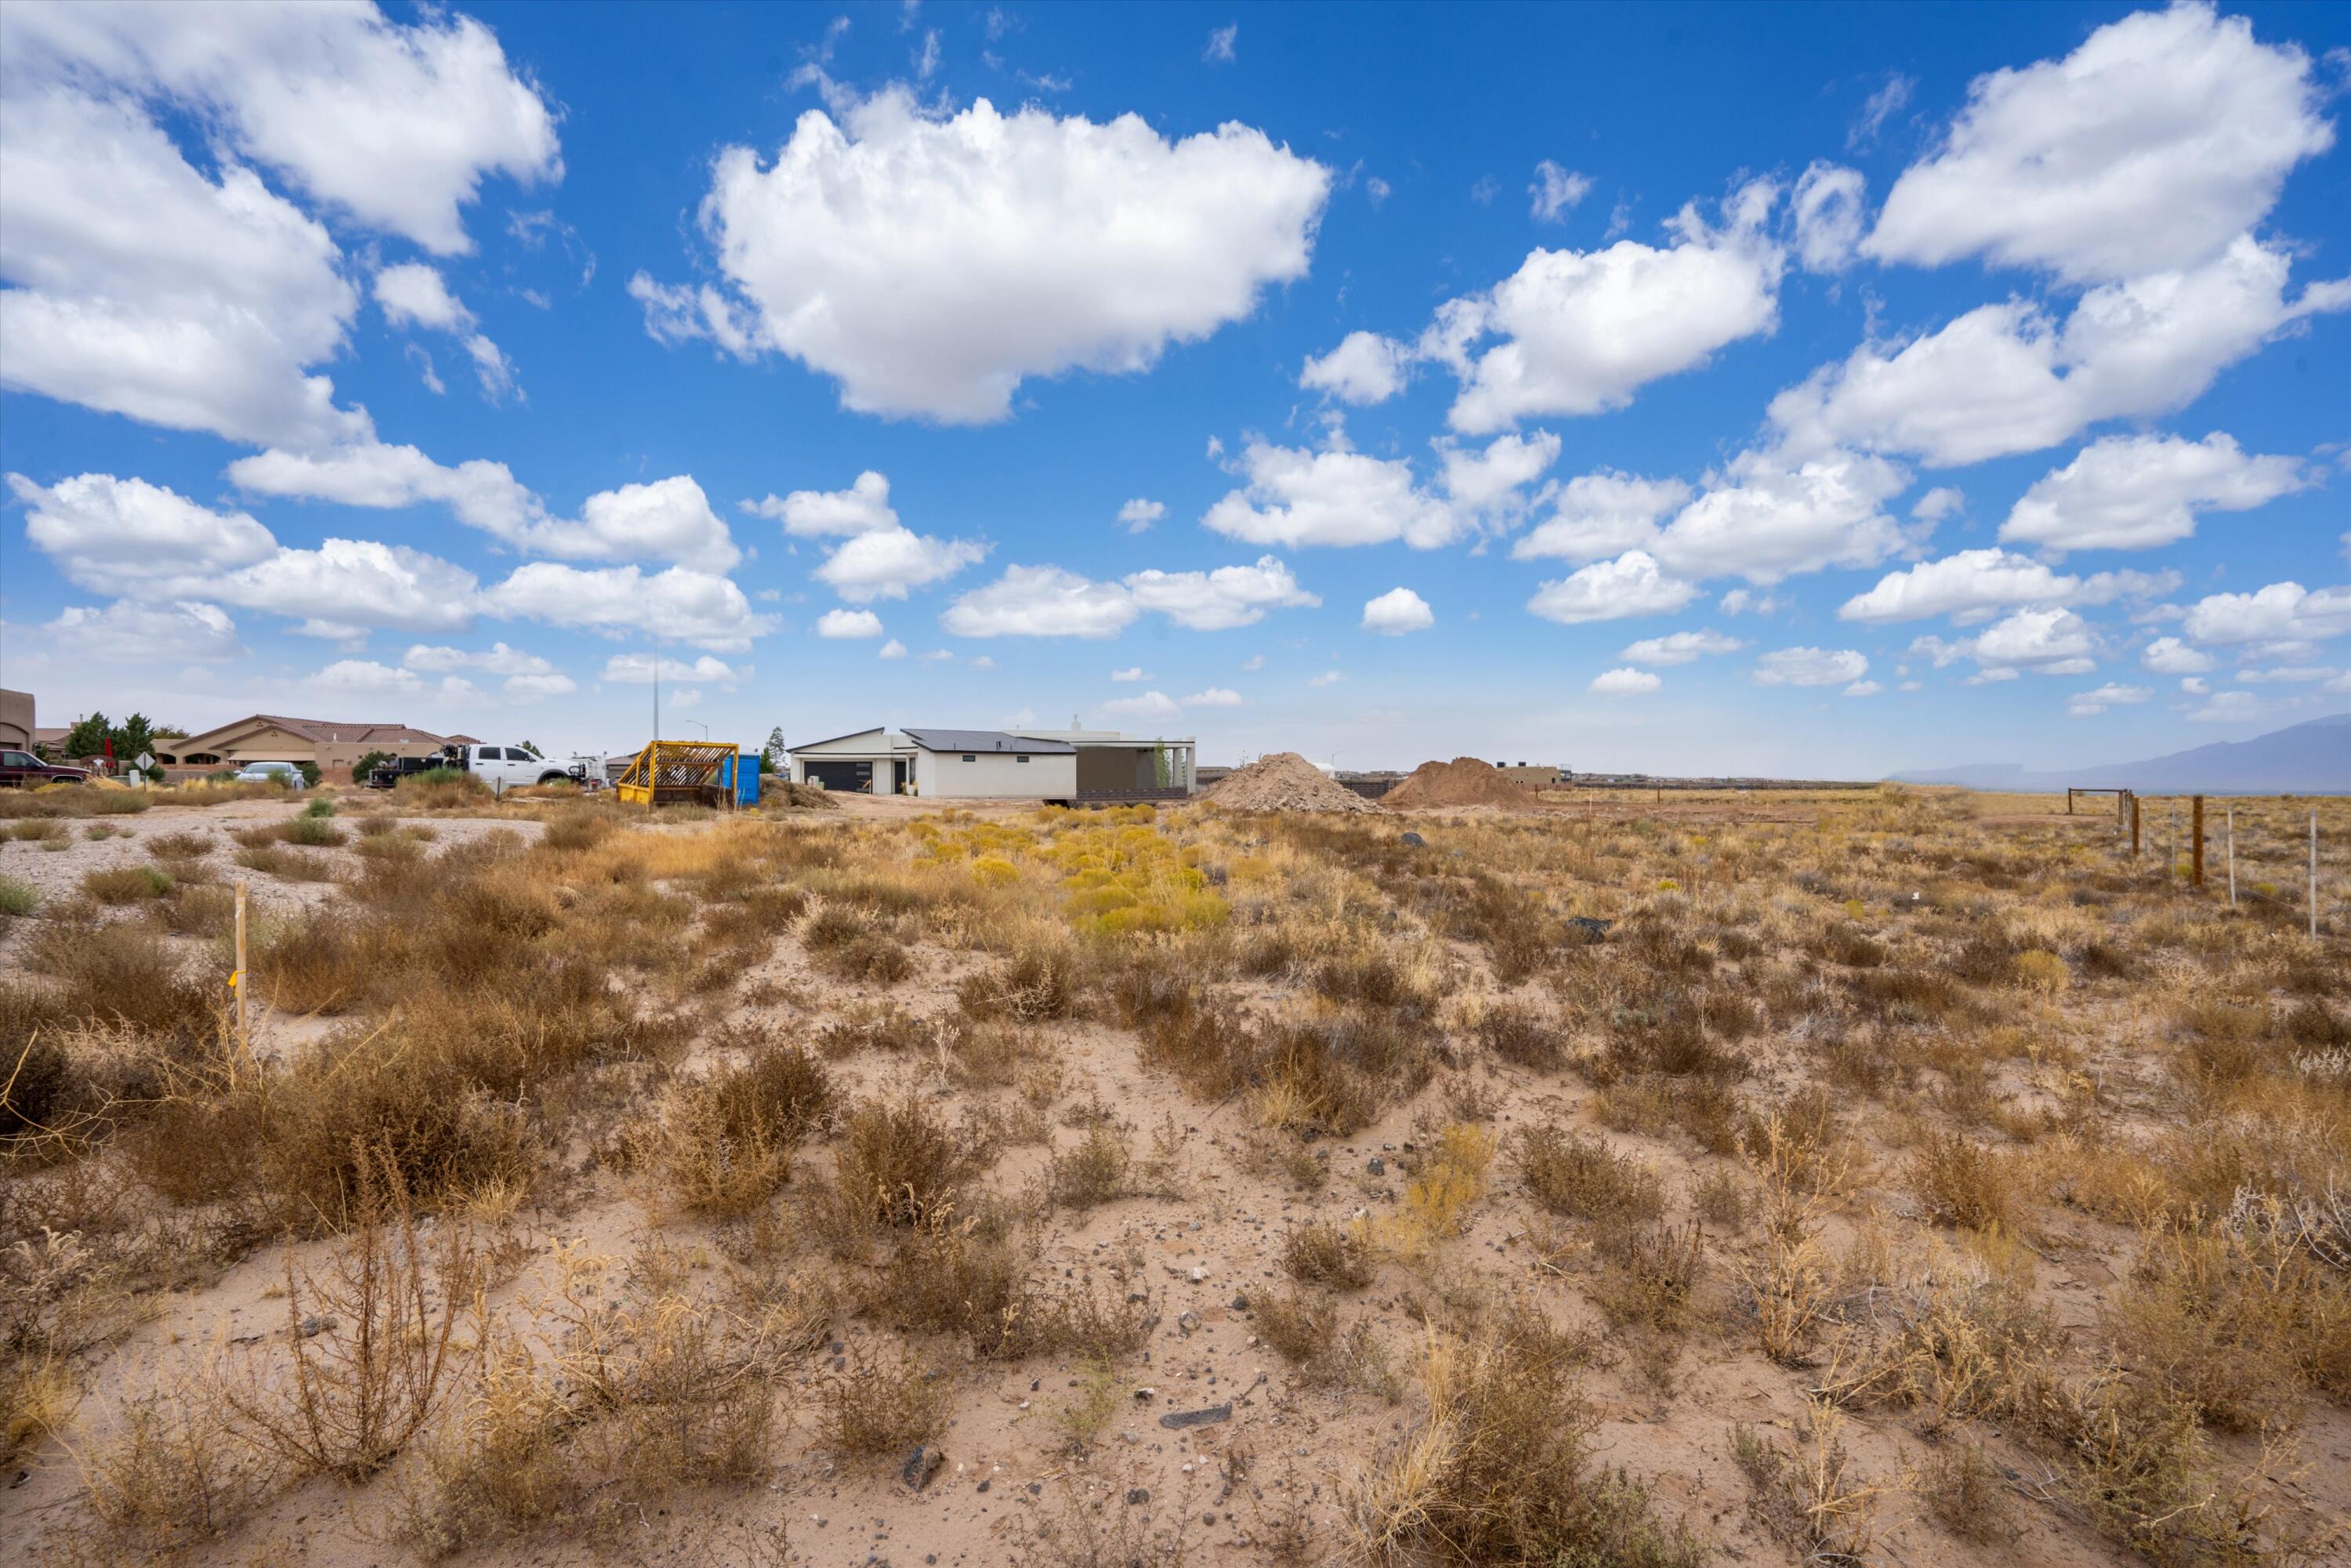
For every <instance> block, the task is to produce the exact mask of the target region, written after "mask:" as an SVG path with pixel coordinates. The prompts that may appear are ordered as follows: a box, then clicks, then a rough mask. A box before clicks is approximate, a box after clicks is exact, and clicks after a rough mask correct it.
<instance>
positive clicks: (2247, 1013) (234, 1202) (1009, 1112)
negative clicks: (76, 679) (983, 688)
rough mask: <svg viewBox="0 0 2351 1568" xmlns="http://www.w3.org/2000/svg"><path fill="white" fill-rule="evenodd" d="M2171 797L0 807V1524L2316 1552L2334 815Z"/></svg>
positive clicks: (1820, 1559)
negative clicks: (2133, 828) (241, 924)
mask: <svg viewBox="0 0 2351 1568" xmlns="http://www.w3.org/2000/svg"><path fill="white" fill-rule="evenodd" d="M794 799H795V800H805V799H806V798H805V797H799V796H796V797H794ZM1497 800H1499V801H1501V802H1502V803H1496V801H1497ZM1513 801H1515V802H1517V803H1516V804H1512V803H1510V802H1513ZM141 808H143V809H141ZM2173 811H2174V807H2173V804H2172V803H2171V802H2168V801H2156V800H2148V801H2146V802H2143V803H2142V819H2143V820H2142V843H2141V850H2140V852H2139V853H2138V854H2137V856H2134V855H2133V854H2132V853H2131V848H2130V844H2129V841H2128V839H2127V837H2126V835H2124V834H2122V833H2121V832H2119V831H2117V824H2116V819H2115V817H2114V815H2113V813H2112V810H2111V807H2110V806H2109V807H2107V808H2106V809H2105V810H2100V809H2098V808H2093V807H2085V808H2083V809H2081V810H2080V811H2079V812H2078V814H2075V815H2072V816H2068V815H2067V814H2066V813H2065V811H2064V801H2063V800H2062V799H2058V800H2052V799H2047V798H2038V799H2036V798H2029V797H2013V796H1978V795H1970V794H1967V793H1963V792H1959V791H1954V790H1922V789H1896V788H1892V787H1887V788H1883V789H1873V790H1861V791H1834V792H1830V791H1824V792H1822V793H1819V794H1803V793H1788V792H1754V793H1734V792H1724V793H1722V794H1720V795H1719V796H1701V795H1698V794H1695V793H1693V794H1689V795H1680V796H1667V797H1666V798H1665V799H1663V800H1657V799H1653V798H1651V797H1649V796H1647V795H1646V794H1643V793H1641V792H1617V793H1609V792H1602V791H1580V792H1568V793H1564V794H1557V795H1548V796H1543V797H1533V796H1525V797H1517V796H1513V797H1509V798H1507V799H1505V798H1501V797H1496V798H1494V800H1485V801H1483V802H1481V803H1472V804H1468V805H1462V806H1458V807H1444V806H1438V807H1429V808H1423V809H1402V810H1384V809H1375V810H1351V811H1346V812H1326V811H1320V810H1278V811H1262V810H1245V809H1239V808H1238V807H1237V806H1235V805H1234V804H1232V803H1230V802H1229V801H1228V800H1216V799H1212V800H1206V801H1203V802H1200V803H1197V804H1190V805H1186V806H1183V807H1180V808H1175V809H1160V810H1153V809H1151V808H1147V807H1139V808H1127V809H1121V810H1106V811H1092V812H1086V811H1077V812H1071V811H1063V810H1050V809H1045V808H1041V807H1038V806H1036V805H1034V804H1021V803H1002V802H998V803H993V804H990V805H989V806H987V807H985V808H980V809H972V808H960V807H956V806H955V805H953V804H951V803H944V802H922V801H908V800H888V801H872V800H850V801H847V802H845V803H844V802H840V801H833V802H827V803H823V804H795V803H790V802H789V801H786V802H777V803H772V804H771V805H769V806H768V807H766V808H763V809H762V810H758V811H756V812H749V813H741V814H737V813H718V812H713V811H708V810H700V809H669V810H663V811H660V812H658V813H648V812H646V811H644V810H643V809H641V808H640V809H636V810H626V809H622V808H621V807H618V806H617V805H615V804H613V803H612V802H611V801H609V800H593V799H590V800H581V799H577V798H572V797H569V796H567V795H565V794H563V793H560V792H556V791H526V792H524V794H523V798H510V799H508V800H505V801H502V802H493V801H490V800H487V799H486V798H483V797H481V796H479V795H477V794H473V793H469V792H468V791H467V789H465V787H464V786H463V785H462V783H452V782H448V781H442V782H438V783H426V784H423V785H421V786H417V787H414V788H412V787H411V786H410V785H408V784H403V786H402V789H401V790H400V791H398V792H395V793H393V794H391V795H389V796H378V795H371V794H370V793H369V792H367V791H362V790H342V791H333V790H329V791H322V792H320V793H319V794H318V795H317V796H316V797H314V798H311V799H305V798H302V797H295V798H292V799H287V798H286V797H283V796H279V795H277V794H275V793H271V792H264V793H259V794H255V795H251V796H244V795H241V794H240V793H239V792H235V791H226V792H215V793H211V794H207V793H204V792H201V791H189V792H181V791H157V792H153V793H152V794H150V795H145V796H141V797H140V798H139V799H138V801H137V805H136V806H133V805H131V804H126V803H124V802H123V800H121V799H120V798H119V797H114V796H108V797H107V798H104V799H101V798H100V797H99V792H98V791H95V790H84V791H78V792H76V791H68V790H58V789H52V790H44V791H40V792H37V793H33V794H25V795H16V796H12V797H11V798H9V799H6V800H0V834H5V840H4V841H0V908H5V911H6V913H5V914H0V1047H5V1050H4V1051H0V1056H4V1057H5V1061H0V1078H4V1079H5V1083H6V1086H7V1087H6V1093H5V1104H0V1161H4V1162H5V1163H0V1453H5V1464H4V1465H0V1560H6V1561H11V1562H31V1563H122V1562H142V1561H155V1562H175V1563H176V1562H185V1563H204V1564H215V1563H217V1564H246V1563H253V1564H261V1563H270V1564H277V1563H328V1564H338V1565H357V1564H362V1563H368V1564H374V1563H385V1564H391V1563H436V1562H444V1561H447V1562H461V1563H485V1564H521V1563H533V1564H538V1563H604V1562H670V1561H676V1562H681V1563H758V1564H780V1563H809V1564H840V1565H842V1568H857V1565H861V1564H883V1563H886V1564H894V1565H897V1568H907V1565H911V1564H915V1563H922V1564H936V1563H952V1564H983V1563H1027V1564H1037V1565H1050V1564H1103V1565H1108V1564H1174V1563H1431V1564H1439V1563H1459V1564H1473V1563H1542V1564H1546V1565H1567V1564H1575V1565H1601V1564H1616V1563H1624V1564H1639V1565H1653V1568H1681V1565H1696V1564H1700V1563H1731V1562H1737V1563H1840V1564H1842V1563H1890V1564H1896V1565H1899V1568H1924V1565H1926V1564H1930V1563H1933V1564H1954V1565H1975V1564H1984V1565H1990V1564H1994V1563H2019V1562H2022V1563H2064V1564H2083V1565H2091V1564H2100V1565H2103V1564H2122V1563H2134V1562H2149V1563H2158V1564H2174V1563H2178V1564H2204V1563H2253V1562H2267V1561H2277V1562H2281V1563H2322V1562H2328V1561H2333V1562H2341V1561H2344V1560H2345V1557H2344V1553H2346V1551H2351V1542H2346V1533H2345V1521H2346V1512H2351V1408H2346V1406H2351V961H2346V960H2351V912H2346V907H2345V901H2346V893H2345V888H2346V867H2351V801H2346V800H2321V801H2312V800H2236V801H2233V802H2226V803H2223V802H2219V801H2215V802H2214V803H2213V804H2212V808H2211V811H2210V815H2209V816H2208V821H2207V838H2208V849H2207V876H2206V880H2205V883H2204V885H2203V886H2202V887H2200V888H2198V887H2194V886H2191V885H2190V884H2189V881H2188V879H2187V876H2186V871H2187V866H2188V859H2189V857H2188V853H2187V851H2186V848H2185V846H2184V840H2183V839H2182V838H2181V837H2180V834H2182V833H2184V831H2185V826H2186V821H2187V812H2186V809H2185V807H2184V806H2182V807H2180V808H2179V809H2178V811H2177V816H2178V822H2179V827H2178V829H2177V831H2172V832H2171V833H2169V834H2168V835H2167V831H2166V828H2167V825H2168V822H2169V821H2170V820H2171V817H2172V814H2173ZM91 812H98V813H99V814H90V813H91ZM2313 812H2315V813H2317V818H2318V829H2317V848H2318V854H2319V859H2320V863H2321V870H2322V884H2321V888H2320V895H2319V905H2320V908H2319V914H2320V930H2319V934H2318V936H2316V938H2315V939H2313V938H2312V937H2311V936H2309V935H2308V932H2307V918H2308V909H2307V904H2306V902H2305V900H2306V898H2307V894H2306V892H2305V883H2304V878H2305V876H2306V871H2305V867H2304V862H2305V859H2306V854H2307V850H2306V837H2307V835H2308V833H2309V822H2310V818H2311V814H2312V813H2313ZM2224 833H2229V834H2232V835H2233V841H2234V852H2235V857H2236V876H2237V880H2238V888H2237V895H2236V898H2235V901H2234V904H2233V905H2232V904H2231V899H2230V894H2229V892H2228V889H2227V886H2226V885H2225V875H2226V869H2225V863H2224V862H2225V851H2224V841H2223V834H2224ZM237 883H244V884H245V885H246V888H247V892H248V912H247V944H248V955H249V957H248V969H247V975H246V981H245V999H246V1009H247V1014H246V1020H245V1022H244V1024H243V1026H242V1027H240V1024H239V1021H238V1018H237V1010H236V1009H235V1007H234V1006H233V1005H231V1001H230V998H231V996H232V992H231V989H230V987H229V978H230V973H231V970H232V968H233V967H234V962H235V960H234V937H233V928H234V923H235V900H236V894H235V886H236V884H237Z"/></svg>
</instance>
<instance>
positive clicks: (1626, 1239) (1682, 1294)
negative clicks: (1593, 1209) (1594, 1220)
mask: <svg viewBox="0 0 2351 1568" xmlns="http://www.w3.org/2000/svg"><path fill="white" fill-rule="evenodd" d="M1605 1240H1606V1245H1604V1247H1602V1249H1600V1251H1601V1258H1602V1260H1603V1262H1602V1268H1601V1272H1600V1274H1599V1277H1598V1278H1597V1280H1596V1281H1594V1282H1593V1291H1592V1295H1593V1304H1594V1305H1596V1306H1598V1307H1599V1309H1600V1312H1601V1315H1602V1316H1603V1317H1604V1318H1605V1319H1607V1320H1608V1326H1609V1327H1610V1328H1614V1329H1638V1330H1640V1331H1642V1332H1644V1333H1648V1334H1652V1335H1656V1336H1659V1337H1661V1338H1667V1339H1670V1338H1672V1337H1674V1336H1676V1335H1678V1334H1680V1333H1684V1332H1685V1331H1687V1329H1688V1328H1689V1327H1690V1325H1691V1323H1692V1322H1694V1321H1695V1320H1696V1317H1697V1315H1698V1284H1699V1281H1700V1280H1701V1279H1702V1278H1703V1276H1704V1272H1705V1268H1706V1239H1705V1237H1704V1235H1703V1234H1702V1233H1701V1232H1700V1231H1699V1229H1698V1226H1697V1224H1696V1223H1695V1222H1692V1223H1688V1224H1684V1225H1656V1226H1652V1227H1649V1228H1646V1229H1639V1230H1634V1231H1631V1232H1629V1233H1619V1234H1617V1235H1614V1236H1609V1237H1606V1238H1605Z"/></svg>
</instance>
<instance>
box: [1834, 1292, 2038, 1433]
mask: <svg viewBox="0 0 2351 1568" xmlns="http://www.w3.org/2000/svg"><path fill="white" fill-rule="evenodd" d="M1840 1316H1841V1318H1842V1320H1843V1321H1842V1322H1841V1324H1840V1325H1839V1328H1838V1337H1837V1340H1836V1343H1835V1345H1834V1349H1833V1351H1832V1352H1831V1353H1830V1354H1829V1357H1828V1364H1827V1366H1826V1368H1825V1369H1824V1370H1823V1373H1822V1375H1821V1377H1820V1381H1819V1384H1818V1391H1819V1393H1820V1394H1821V1396H1823V1398H1826V1399H1828V1400H1829V1401H1831V1402H1832V1403H1834V1404H1836V1405H1838V1406H1846V1407H1851V1408H1856V1409H1869V1408H1874V1407H1876V1406H1895V1407H1896V1408H1904V1409H1910V1410H1915V1411H1917V1412H1919V1413H1920V1416H1921V1425H1922V1428H1923V1429H1924V1430H1925V1431H1927V1432H1928V1433H1929V1434H1933V1433H1936V1432H1938V1431H1940V1430H1942V1429H1943V1428H1945V1427H1950V1426H1954V1425H1957V1424H1960V1423H1964V1422H1968V1421H1972V1420H1977V1419H1980V1418H1998V1417H2001V1416H2007V1415H2010V1414H2012V1413H2013V1412H2014V1411H2016V1410H2017V1409H2018V1408H2019V1406H2020V1402H2021V1401H2022V1400H2023V1399H2024V1398H2025V1397H2026V1396H2027V1392H2026V1391H2027V1390H2029V1389H2030V1388H2031V1387H2032V1385H2033V1384H2034V1383H2035V1381H2036V1380H2037V1379H2039V1378H2041V1377H2043V1376H2044V1375H2046V1373H2047V1370H2048V1368H2049V1367H2051V1366H2053V1365H2054V1364H2057V1362H2058V1360H2059V1358H2060V1357H2062V1356H2063V1355H2064V1352H2065V1349H2066V1347H2067V1343H2068V1336H2067V1335H2066V1334H2065V1333H2064V1331H2063V1330H2062V1329H2060V1328H2059V1327H2058V1325H2057V1322H2056V1319H2055V1317H2054V1316H2053V1314H2052V1313H2051V1312H2048V1311H2047V1310H2046V1309H2045V1308H2040V1307H2035V1306H2034V1305H2033V1304H2032V1301H2031V1300H2030V1298H2029V1297H2028V1296H2027V1295H2026V1294H2025V1292H2024V1291H2022V1289H2021V1288H2019V1287H2018V1286H2016V1285H2015V1284H2013V1283H2011V1282H2008V1281H1999V1280H1991V1279H1987V1280H1980V1281H1968V1280H1964V1279H1962V1280H1957V1281H1954V1280H1949V1279H1945V1280H1940V1281H1932V1282H1928V1283H1922V1284H1917V1285H1904V1286H1892V1287H1887V1288H1885V1289H1882V1290H1867V1291H1863V1292H1862V1293H1861V1294H1860V1297H1859V1300H1858V1301H1856V1302H1855V1303H1854V1304H1852V1305H1849V1306H1847V1307H1845V1308H1844V1310H1843V1311H1842V1312H1841V1313H1840Z"/></svg>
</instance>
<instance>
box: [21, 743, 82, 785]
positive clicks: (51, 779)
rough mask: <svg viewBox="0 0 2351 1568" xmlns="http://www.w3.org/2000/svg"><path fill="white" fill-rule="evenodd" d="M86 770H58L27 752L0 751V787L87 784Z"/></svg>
mask: <svg viewBox="0 0 2351 1568" xmlns="http://www.w3.org/2000/svg"><path fill="white" fill-rule="evenodd" d="M87 783H89V768H59V767H57V766H55V765H54V764H52V763H47V762H44V761H42V760H41V759H40V758H37V757H36V756H34V755H33V754H32V753H31V752H29V751H0V787H6V786H11V785H14V786H19V787H21V786H23V785H26V784H87Z"/></svg>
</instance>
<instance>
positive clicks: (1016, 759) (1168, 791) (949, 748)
mask: <svg viewBox="0 0 2351 1568" xmlns="http://www.w3.org/2000/svg"><path fill="white" fill-rule="evenodd" d="M1195 751H1196V746H1195V743H1194V742H1193V741H1192V740H1190V739H1188V738H1186V739H1180V740H1179V739H1165V738H1160V737H1142V736H1131V735H1121V734H1119V733H1117V732H1116V731H1114V730H1100V729H1082V728H1071V729H1063V730H1020V731H1012V730H1002V729H949V728H944V727H923V728H915V727H907V728H905V729H904V730H893V729H889V728H885V727H879V726H877V727H874V728H872V729H861V730H857V731H855V732H853V733H852V734H849V735H836V736H834V737H831V739H829V740H816V741H810V743H809V744H807V745H805V746H795V747H789V748H788V753H789V756H790V758H791V777H792V781H793V782H794V783H797V784H820V785H822V786H823V787H824V788H825V789H843V790H848V791H851V792H852V793H856V794H861V795H914V796H917V797H919V798H921V799H924V800H1060V801H1068V802H1070V803H1071V804H1073V805H1074V804H1078V803H1081V802H1084V801H1089V800H1102V801H1108V800H1181V799H1183V798H1184V797H1185V796H1186V795H1188V794H1189V793H1191V789H1192V771H1193V758H1194V755H1195Z"/></svg>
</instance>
